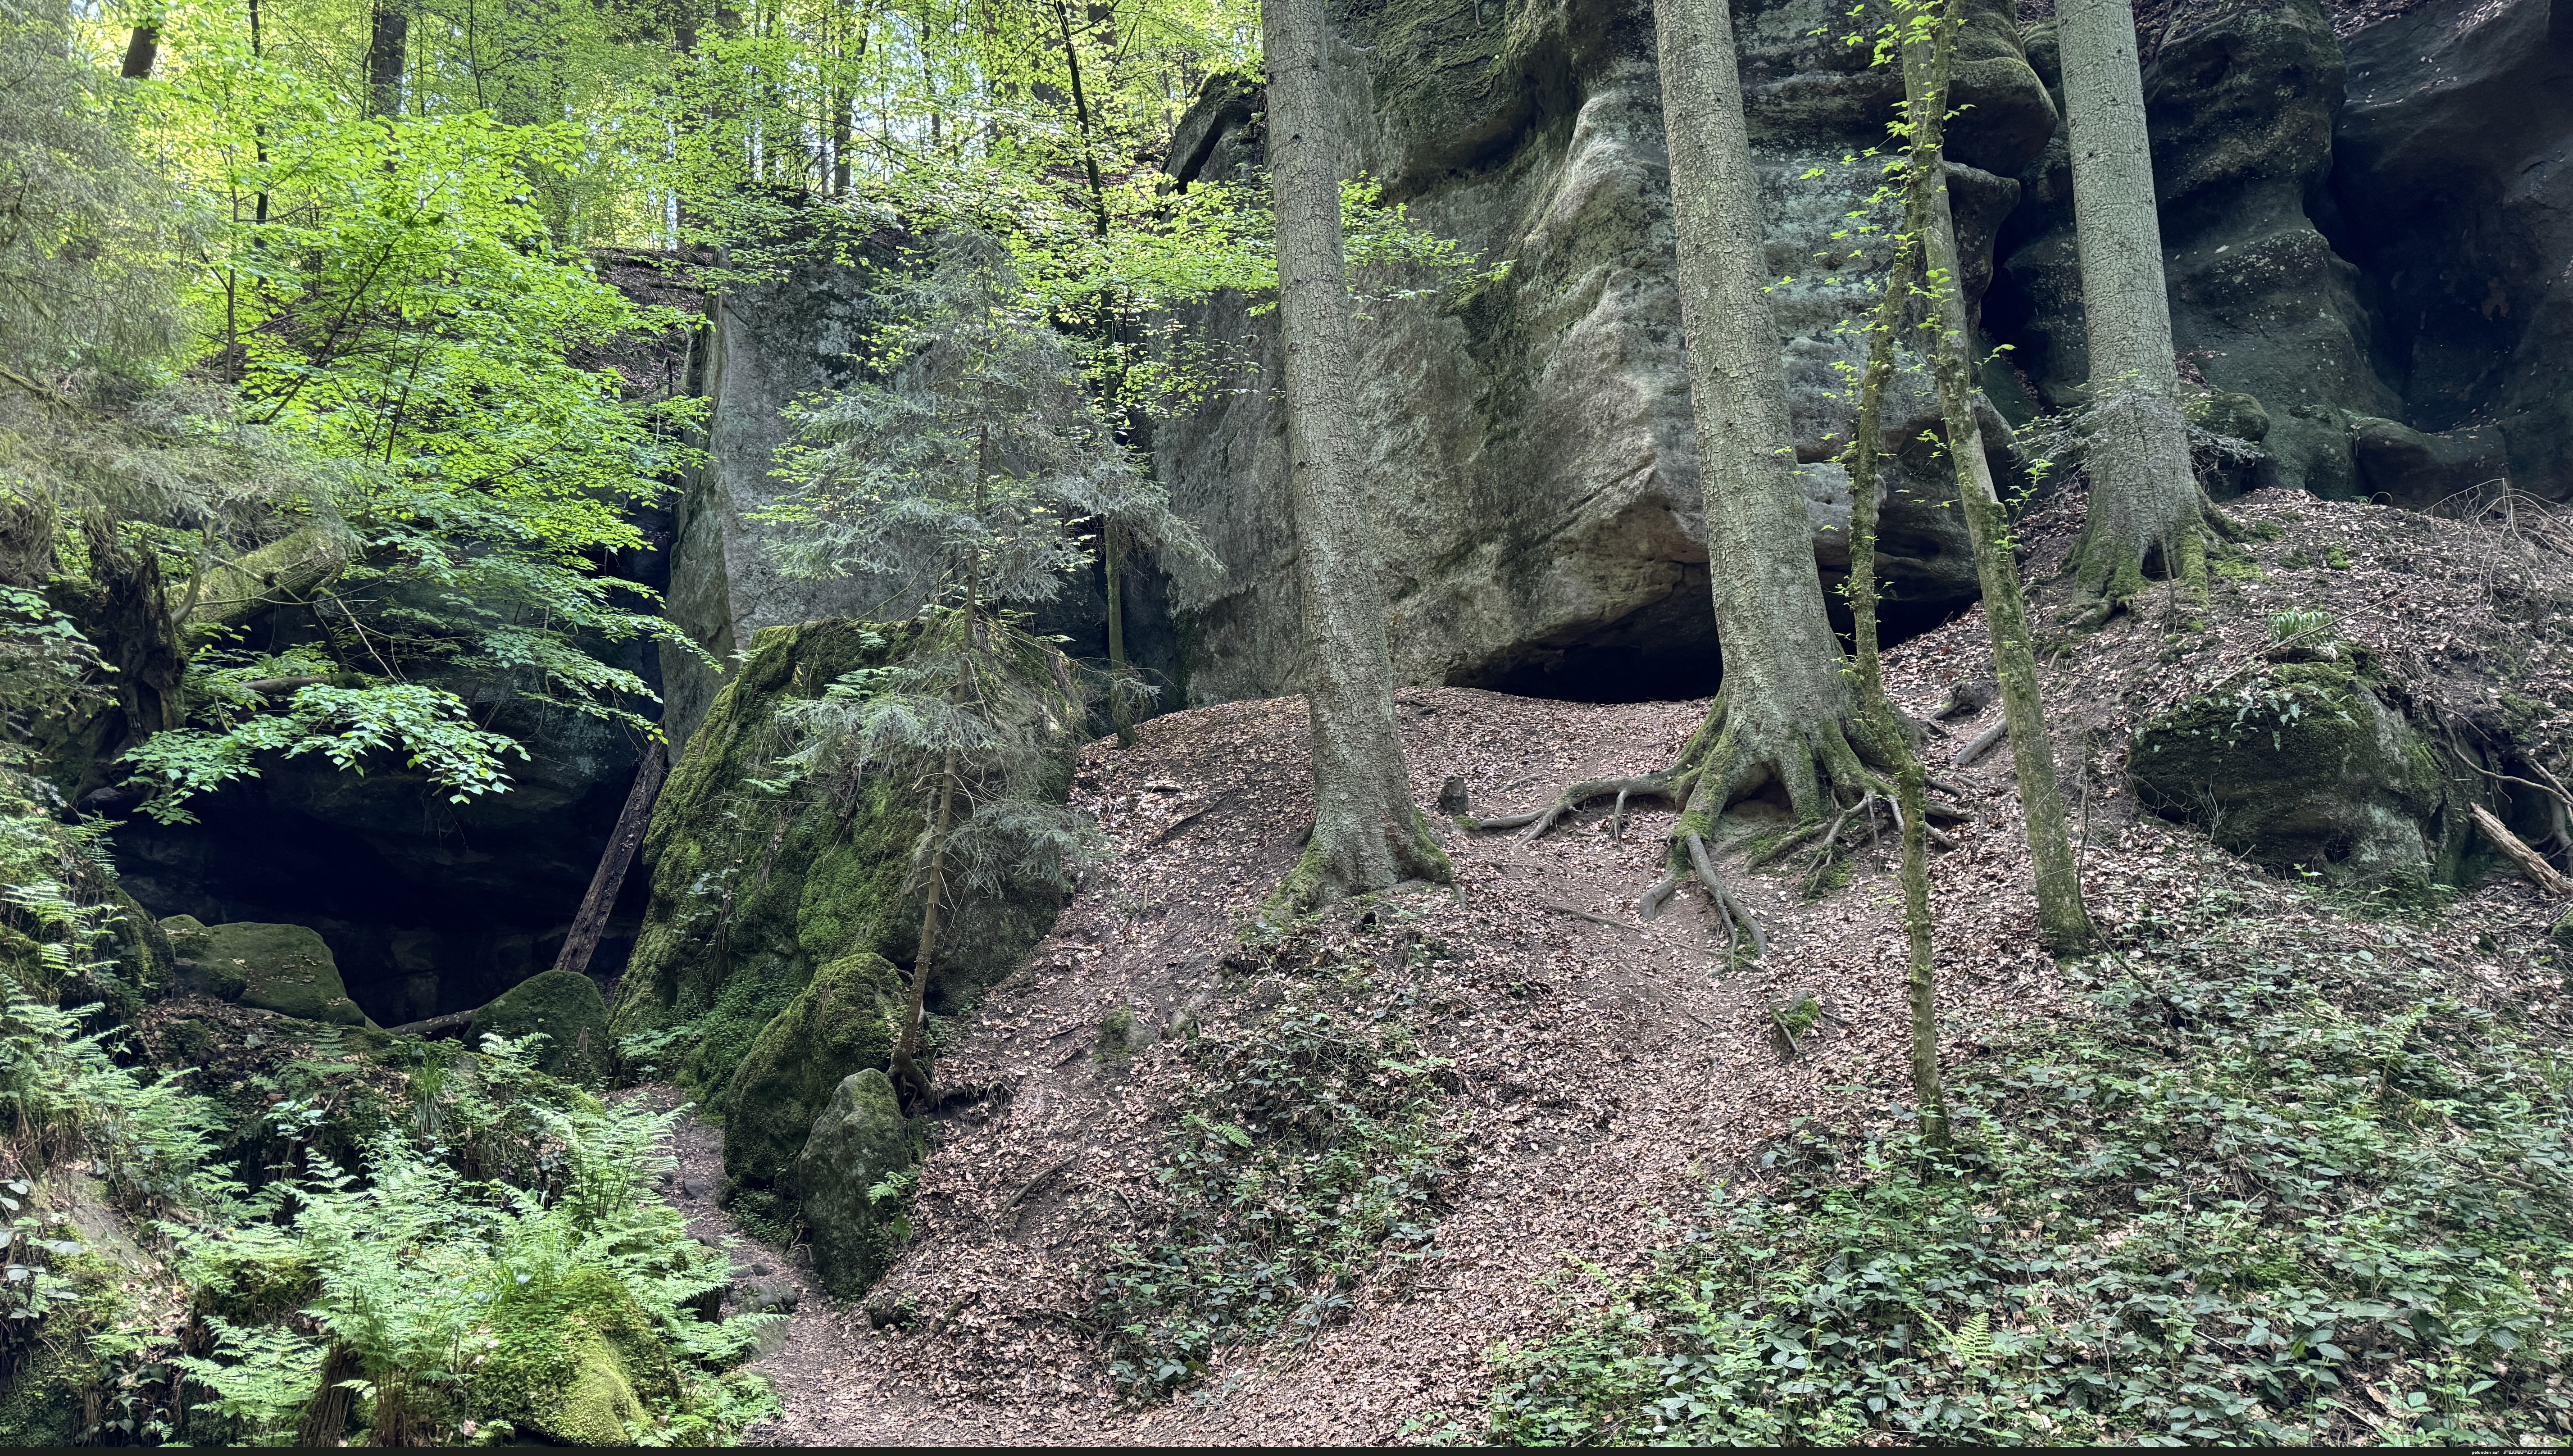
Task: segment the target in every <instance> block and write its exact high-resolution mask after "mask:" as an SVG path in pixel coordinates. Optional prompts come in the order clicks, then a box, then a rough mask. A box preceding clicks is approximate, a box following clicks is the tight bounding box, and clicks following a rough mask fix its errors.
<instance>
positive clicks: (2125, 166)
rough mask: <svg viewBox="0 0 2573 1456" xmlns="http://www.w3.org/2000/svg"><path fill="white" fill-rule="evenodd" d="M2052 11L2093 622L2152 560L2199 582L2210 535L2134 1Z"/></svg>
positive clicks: (2084, 576)
mask: <svg viewBox="0 0 2573 1456" xmlns="http://www.w3.org/2000/svg"><path fill="white" fill-rule="evenodd" d="M2057 14H2058V26H2059V29H2060V32H2061V44H2062V46H2063V51H2064V107H2065V112H2066V124H2067V126H2068V127H2069V129H2070V131H2071V135H2072V146H2073V214H2074V221H2075V224H2076V227H2077V230H2078V233H2079V236H2080V239H2081V246H2082V309H2083V315H2084V318H2085V321H2086V323H2087V327H2088V331H2089V336H2090V345H2091V401H2090V409H2089V415H2090V418H2089V420H2088V430H2087V434H2088V439H2087V442H2086V445H2085V448H2084V452H2083V458H2084V460H2085V461H2086V468H2087V469H2088V471H2089V473H2090V476H2091V513H2090V518H2089V520H2088V521H2087V522H2086V523H2085V525H2084V527H2083V532H2082V540H2081V543H2080V545H2079V546H2078V547H2077V548H2076V555H2075V566H2074V575H2075V580H2076V581H2078V582H2079V583H2080V585H2081V586H2082V588H2083V591H2084V592H2085V594H2086V595H2087V596H2088V597H2089V598H2090V601H2089V603H2088V604H2087V605H2086V606H2085V607H2084V608H2082V609H2081V611H2080V616H2081V617H2082V619H2083V620H2085V621H2086V622H2088V623H2093V624H2096V623H2097V622H2099V621H2101V620H2105V619H2106V618H2107V616H2108V615H2109V613H2110V612H2112V611H2115V610H2116V609H2117V607H2118V605H2119V604H2120V603H2121V602H2124V601H2125V600H2127V599H2128V598H2130V597H2133V596H2135V595H2137V594H2138V593H2140V592H2142V591H2144V571H2145V568H2146V566H2147V565H2155V566H2158V567H2159V569H2160V571H2161V573H2162V574H2163V575H2164V576H2167V577H2170V578H2172V579H2175V580H2178V581H2180V582H2182V583H2183V584H2184V585H2185V586H2186V587H2187V588H2188V589H2189V590H2190V591H2191V592H2192V593H2202V592H2203V591H2204V589H2205V584H2206V537H2205V522H2204V519H2203V516H2202V513H2201V511H2200V509H2199V495H2198V487H2197V477H2196V475H2195V473H2194V472H2193V471H2192V470H2191V469H2190V466H2189V457H2188V425H2187V422H2186V421H2185V420H2184V419H2183V418H2182V417H2181V415H2180V409H2179V369H2178V364H2177V361H2176V360H2174V359H2173V357H2172V354H2171V327H2170V301H2169V297H2168V295H2167V294H2166V292H2165V290H2164V283H2163V279H2162V245H2161V222H2160V219H2159V218H2158V217H2157V216H2156V215H2155V212H2154V208H2153V159H2152V150H2151V147H2150V146H2149V144H2148V141H2147V139H2146V136H2145V132H2144V78H2143V73H2142V71H2141V69H2140V68H2139V66H2138V63H2137V55H2136V16H2135V10H2134V8H2133V6H2132V5H2131V4H2130V0H2064V3H2063V4H2062V6H2061V7H2060V8H2059V9H2058V12H2057Z"/></svg>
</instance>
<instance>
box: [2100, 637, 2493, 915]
mask: <svg viewBox="0 0 2573 1456" xmlns="http://www.w3.org/2000/svg"><path fill="white" fill-rule="evenodd" d="M2381 688H2382V684H2380V683H2378V682H2375V681H2372V680H2371V678H2370V676H2369V674H2368V673H2367V672H2366V671H2365V670H2364V669H2363V668H2361V667H2359V666H2354V665H2352V664H2349V663H2345V662H2334V661H2310V662H2290V663H2282V664H2279V665H2277V666H2274V667H2271V668H2269V669H2268V670H2266V671H2264V672H2262V673H2260V674H2259V675H2258V676H2256V677H2254V678H2252V679H2251V680H2249V681H2248V682H2246V683H2243V684H2240V685H2239V686H2236V687H2232V688H2227V689H2224V690H2221V691H2218V692H2214V693H2209V694H2205V695H2202V696H2199V697H2196V698H2192V699H2190V700H2188V701H2186V702H2183V703H2181V704H2179V705H2178V706H2176V707H2174V708H2171V709H2169V710H2167V711H2165V712H2162V713H2160V714H2158V715H2156V716H2154V717H2153V718H2151V719H2149V720H2147V721H2146V722H2145V723H2144V725H2143V726H2142V727H2141V728H2139V729H2138V730H2137V731H2136V737H2135V743H2134V748H2133V752H2132V753H2131V754H2130V756H2129V760H2128V761H2129V768H2130V773H2131V774H2132V776H2133V777H2134V780H2135V784H2136V790H2137V793H2138V796H2139V797H2140V798H2142V800H2143V801H2144V804H2145V806H2146V807H2148V808H2150V809H2153V810H2154V811H2156V812H2158V813H2161V814H2164V815H2167V816H2169V817H2171V818H2173V819H2180V820H2185V821H2187V822H2189V823H2192V824H2196V825H2198V826H2200V827H2202V828H2204V829H2205V830H2206V831H2207V833H2208V837H2209V838H2211V839H2213V840H2214V841H2215V842H2216V843H2217V844H2219V845H2222V846H2224V847H2225V848H2227V849H2230V850H2233V851H2235V852H2236V853H2239V854H2242V855H2245V856H2247V857H2249V858H2251V859H2254V860H2257V861H2259V862H2260V863H2262V864H2265V865H2268V866H2271V867H2273V868H2277V869H2286V868H2289V867H2293V866H2301V867H2303V868H2304V869H2307V870H2329V871H2331V872H2332V873H2334V874H2337V875H2340V876H2342V877H2345V878H2349V879H2357V880H2385V879H2398V878H2404V879H2422V878H2439V879H2445V880H2453V879H2454V878H2455V876H2456V873H2457V868H2458V865H2457V859H2458V854H2457V852H2458V850H2459V849H2460V848H2461V845H2460V843H2459V841H2460V840H2461V836H2460V835H2458V834H2457V833H2455V831H2454V829H2453V828H2452V826H2451V824H2450V822H2449V821H2450V820H2451V819H2452V818H2453V817H2454V816H2451V815H2450V814H2448V813H2447V800H2448V787H2447V783H2446V776H2445V774H2444V773H2443V772H2442V769H2441V765H2440V759H2439V756H2438V751H2437V750H2436V749H2434V748H2433V747H2432V746H2431V745H2430V743H2429V741H2428V740H2427V739H2425V738H2424V737H2423V736H2422V735H2421V734H2419V733H2417V732H2415V731H2414V730H2413V728H2412V727H2411V725H2410V724H2409V723H2408V722H2406V721H2405V719H2404V717H2403V715H2402V714H2401V713H2399V712H2397V711H2396V710H2395V709H2393V708H2392V707H2390V706H2388V705H2387V703H2386V701H2385V698H2384V696H2383V695H2382V692H2381Z"/></svg>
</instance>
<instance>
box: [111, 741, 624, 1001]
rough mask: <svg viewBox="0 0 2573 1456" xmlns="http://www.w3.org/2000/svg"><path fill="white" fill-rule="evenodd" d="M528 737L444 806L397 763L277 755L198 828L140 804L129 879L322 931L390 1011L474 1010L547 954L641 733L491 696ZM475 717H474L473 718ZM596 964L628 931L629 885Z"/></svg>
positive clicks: (164, 909) (170, 900) (170, 903)
mask: <svg viewBox="0 0 2573 1456" xmlns="http://www.w3.org/2000/svg"><path fill="white" fill-rule="evenodd" d="M496 711H497V715H498V716H497V718H496V720H495V721H494V723H493V726H494V727H496V728H497V729H498V730H499V731H501V732H504V733H507V734H509V735H510V736H512V737H514V738H516V739H518V740H519V741H520V742H522V743H524V744H526V745H528V748H529V752H530V757H529V758H528V759H527V760H525V761H520V760H517V759H514V758H513V759H511V760H510V761H509V765H508V770H509V775H510V780H511V787H510V789H509V791H508V792H507V793H504V794H490V795H485V796H483V797H481V798H478V799H475V800H473V801H472V802H470V803H466V804H448V803H447V802H445V796H444V795H443V794H441V793H439V792H437V791H435V790H434V789H433V788H432V787H431V786H430V785H429V783H428V782H427V781H426V780H425V779H424V778H422V777H421V776H420V775H419V774H417V773H415V772H412V771H410V770H407V769H404V768H403V767H402V766H401V765H400V764H399V763H398V762H380V763H377V764H374V765H371V767H370V770H369V772H368V773H366V774H365V775H364V776H361V775H357V774H351V773H342V772H340V771H338V770H336V769H333V768H332V767H331V766H330V765H329V764H328V763H326V762H324V761H323V760H322V758H321V756H320V755H318V754H317V755H311V756H308V757H304V758H296V759H284V760H277V759H275V758H274V756H272V758H271V760H270V761H268V762H265V763H263V764H262V769H261V775H260V777H259V778H258V779H255V780H252V781H250V782H247V783H241V784H234V785H230V786H228V787H226V788H225V789H224V790H223V791H222V792H221V793H217V794H212V795H208V796H207V797H206V798H205V799H204V800H202V801H201V802H200V803H199V804H197V805H196V806H195V808H196V810H197V813H198V814H199V816H200V818H201V819H202V820H203V822H202V823H200V824H195V825H169V826H163V825H156V824H153V823H152V822H151V821H149V820H147V819H144V818H142V817H140V816H136V817H135V818H133V819H132V820H130V821H129V822H127V824H126V825H125V826H124V827H123V828H122V829H120V830H119V831H118V832H117V837H116V850H117V863H118V866H119V868H120V871H121V878H122V879H123V881H124V883H125V885H126V887H127V888H128V889H129V890H130V891H132V892H133V894H134V896H135V898H136V899H137V900H139V901H141V902H142V903H143V904H144V905H145V906H147V907H149V908H150V909H151V910H152V911H153V912H154V913H155V914H157V915H162V916H170V915H179V914H185V915H190V916H194V917H196V918H197V919H199V920H202V921H206V922H209V923H213V922H219V921H292V922H295V923H297V924H301V925H309V926H311V927H312V928H313V929H314V930H315V931H316V932H318V933H319V934H320V935H321V937H322V939H323V940H325V941H327V942H329V943H330V946H331V950H332V953H333V955H334V957H335V958H336V960H337V962H338V964H339V966H340V968H341V972H342V974H343V976H344V977H345V978H346V980H347V983H348V988H349V992H350V995H351V996H352V998H353V999H355V1000H356V1001H357V1002H358V1003H359V1004H360V1005H361V1006H363V1007H364V1008H366V1010H367V1012H368V1014H369V1015H371V1016H373V1017H374V1018H375V1019H376V1020H378V1021H380V1022H385V1023H387V1024H396V1023H401V1022H407V1021H415V1020H419V1019H421V1018H424V1017H430V1016H436V1015H439V1014H442V1013H446V1012H458V1011H465V1010H468V1009H470V1008H472V1007H476V1006H480V1005H482V1004H484V1003H486V1002H488V1001H490V1000H491V999H492V998H493V997H495V996H498V995H499V994H500V993H502V992H504V991H506V990H508V989H509V988H510V987H511V986H513V985H515V984H517V983H518V982H519V981H521V980H523V979H524V978H526V977H527V976H529V975H531V974H533V973H535V972H537V971H540V970H542V969H544V968H545V967H547V966H549V965H551V964H552V962H553V958H554V954H555V952H556V951H557V950H559V949H560V948H561V945H562V938H563V935H564V933H565V932H566V931H567V930H568V929H569V928H570V925H571V918H572V915H573V914H574V912H576V911H577V910H578V909H579V907H580V901H581V895H582V893H583V892H584V891H585V890H587V889H588V887H589V879H590V875H591V873H592V872H593V871H595V870H596V869H597V867H598V854H599V849H600V847H601V846H602V845H604V844H605V843H606V842H607V835H608V831H609V829H610V827H611V826H613V825H614V824H615V822H616V815H617V811H618V810H619V809H620V808H622V807H623V804H624V800H625V793H626V790H627V788H628V787H629V786H630V785H631V784H632V783H633V779H634V766H635V763H636V760H637V757H638V744H637V743H636V741H635V738H634V735H632V734H631V733H629V732H628V731H627V730H624V729H622V728H618V727H615V726H612V725H609V724H606V723H602V722H600V721H599V720H597V719H594V718H589V717H584V716H582V715H581V714H578V713H574V712H570V711H567V710H555V709H541V708H538V707H535V706H533V705H530V704H527V703H525V702H523V701H511V702H507V703H503V704H501V705H500V706H499V707H498V709H497V710H496ZM477 716H478V715H477ZM629 889H630V891H631V893H630V895H629V896H627V897H626V898H625V899H624V900H622V901H621V902H620V906H619V909H618V911H617V913H616V915H615V916H614V917H613V918H612V919H611V920H610V921H609V924H608V936H607V938H606V939H605V940H603V941H602V942H601V945H600V951H599V955H598V957H597V958H596V960H595V961H594V962H593V964H594V965H596V966H598V967H599V968H600V969H601V970H613V969H614V968H615V967H616V966H617V965H619V964H620V963H621V962H622V960H623V957H624V953H625V950H626V948H627V947H628V946H629V945H630V944H631V943H632V942H631V937H632V935H633V933H634V927H635V925H636V923H637V921H638V920H639V918H640V916H641V912H642V898H643V897H642V887H641V886H640V885H639V884H637V885H631V886H629Z"/></svg>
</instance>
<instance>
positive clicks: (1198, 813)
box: [1145, 789, 1237, 848]
mask: <svg viewBox="0 0 2573 1456" xmlns="http://www.w3.org/2000/svg"><path fill="white" fill-rule="evenodd" d="M1236 792H1237V791H1236V790H1232V789H1227V790H1225V791H1224V792H1223V793H1221V794H1218V795H1216V796H1215V797H1214V798H1212V799H1209V800H1208V801H1207V802H1205V803H1204V804H1201V805H1199V806H1198V807H1197V808H1195V809H1192V810H1190V811H1189V812H1188V813H1186V814H1183V815H1181V816H1180V817H1179V818H1177V819H1174V820H1172V821H1171V822H1170V823H1168V824H1165V825H1163V826H1162V832H1161V833H1159V834H1156V835H1154V836H1153V837H1152V838H1151V839H1149V840H1146V841H1145V845H1146V847H1147V848H1150V847H1152V846H1156V845H1164V844H1168V843H1170V841H1171V836H1172V835H1175V834H1177V833H1179V832H1180V831H1181V830H1183V829H1186V828H1188V827H1189V826H1190V825H1192V824H1195V823H1196V822H1197V821H1198V820H1200V819H1203V818H1205V817H1206V816H1207V815H1209V814H1212V813H1214V812H1215V811H1216V810H1218V809H1221V808H1223V807H1224V806H1225V805H1227V804H1230V803H1232V802H1233V796H1234V794H1235V793H1236Z"/></svg>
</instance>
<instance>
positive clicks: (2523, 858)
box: [2469, 804, 2573, 899]
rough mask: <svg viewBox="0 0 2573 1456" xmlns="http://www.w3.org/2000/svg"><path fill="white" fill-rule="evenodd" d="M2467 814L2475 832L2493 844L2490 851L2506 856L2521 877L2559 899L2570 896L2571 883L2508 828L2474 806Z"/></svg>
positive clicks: (2482, 808)
mask: <svg viewBox="0 0 2573 1456" xmlns="http://www.w3.org/2000/svg"><path fill="white" fill-rule="evenodd" d="M2469 812H2470V814H2471V816H2472V818H2473V819H2474V821H2475V828H2477V829H2479V830H2481V831H2483V836H2484V838H2486V839H2488V840H2491V841H2492V846H2493V848H2495V849H2497V850H2500V851H2501V852H2502V853H2503V854H2505V855H2507V856H2509V857H2510V860H2511V863H2513V864H2515V865H2517V866H2519V868H2520V871H2521V873H2523V874H2525V875H2527V876H2528V878H2529V879H2531V880H2534V881H2536V882H2537V888H2538V889H2540V890H2543V891H2545V892H2546V893H2547V894H2549V895H2553V896H2556V897H2558V898H2559V899H2560V898H2562V897H2564V896H2568V895H2573V880H2568V879H2566V878H2564V876H2563V874H2562V873H2561V872H2559V871H2558V870H2557V869H2556V868H2555V867H2554V866H2553V865H2550V864H2548V863H2546V857H2545V856H2544V855H2541V854H2539V853H2538V852H2537V851H2535V850H2533V849H2530V848H2529V847H2528V846H2527V845H2526V844H2524V843H2522V842H2521V841H2520V837H2519V836H2518V835H2515V834H2513V833H2511V832H2510V829H2509V827H2508V826H2506V825H2504V824H2503V823H2502V822H2501V821H2500V820H2498V819H2495V818H2494V817H2493V815H2492V811H2491V810H2489V809H2486V808H2485V807H2484V806H2482V805H2481V804H2477V805H2475V806H2474V808H2473V809H2472V810H2471V811H2469Z"/></svg>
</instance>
